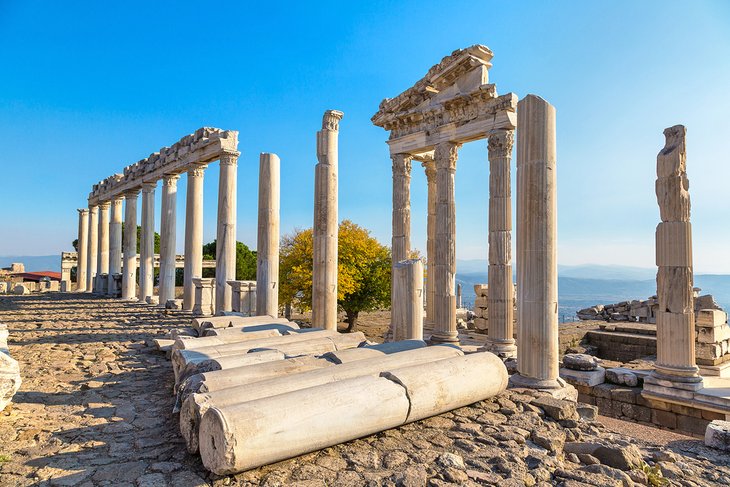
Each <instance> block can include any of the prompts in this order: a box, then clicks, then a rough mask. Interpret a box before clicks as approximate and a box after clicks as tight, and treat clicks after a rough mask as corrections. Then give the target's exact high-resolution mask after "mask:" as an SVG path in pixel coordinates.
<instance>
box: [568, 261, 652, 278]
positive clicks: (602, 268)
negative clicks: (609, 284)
mask: <svg viewBox="0 0 730 487" xmlns="http://www.w3.org/2000/svg"><path fill="white" fill-rule="evenodd" d="M558 275H559V276H561V277H577V278H580V279H621V280H629V281H645V280H649V279H656V267H655V268H643V267H629V266H621V265H596V264H584V265H575V266H569V265H559V266H558Z"/></svg>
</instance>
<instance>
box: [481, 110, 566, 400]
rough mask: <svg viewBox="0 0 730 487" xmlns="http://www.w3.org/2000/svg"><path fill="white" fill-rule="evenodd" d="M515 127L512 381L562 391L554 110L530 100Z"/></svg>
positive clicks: (490, 293) (519, 115)
mask: <svg viewBox="0 0 730 487" xmlns="http://www.w3.org/2000/svg"><path fill="white" fill-rule="evenodd" d="M517 127H518V132H517V344H518V345H519V350H518V352H517V370H518V374H514V375H513V376H512V378H511V379H510V380H511V381H512V382H513V383H514V384H515V385H517V386H522V387H531V388H535V389H558V388H561V387H563V386H564V382H563V381H562V379H560V378H559V376H558V355H559V354H558V262H557V256H558V255H557V254H558V253H557V209H558V208H557V193H556V190H557V186H556V183H557V179H556V175H555V166H556V160H557V153H556V140H555V107H553V106H552V105H550V104H549V103H548V102H546V101H545V100H543V99H542V98H540V97H538V96H535V95H528V96H526V97H525V98H524V99H522V100H520V102H519V103H518V104H517ZM489 295H490V296H491V295H492V286H491V284H490V286H489ZM490 318H491V317H490ZM489 326H490V327H491V326H492V324H491V322H490V324H489Z"/></svg>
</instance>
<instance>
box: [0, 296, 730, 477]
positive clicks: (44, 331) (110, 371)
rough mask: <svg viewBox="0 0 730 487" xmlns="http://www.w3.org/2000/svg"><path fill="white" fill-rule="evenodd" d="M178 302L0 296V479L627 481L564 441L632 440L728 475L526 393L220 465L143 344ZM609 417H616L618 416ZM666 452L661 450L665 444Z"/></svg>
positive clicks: (684, 444)
mask: <svg viewBox="0 0 730 487" xmlns="http://www.w3.org/2000/svg"><path fill="white" fill-rule="evenodd" d="M189 321H190V318H189V317H186V316H184V315H180V314H170V315H166V314H164V313H161V312H158V311H155V310H153V309H151V308H149V307H144V306H139V305H129V304H123V303H121V302H120V301H118V300H107V299H98V298H93V297H91V296H88V295H83V294H45V295H33V296H0V322H3V323H6V324H7V325H8V328H9V330H10V337H11V339H10V341H9V344H10V349H11V353H12V354H13V356H14V357H15V358H16V359H17V360H18V361H19V362H20V365H21V374H22V377H23V381H24V382H23V386H22V388H21V390H20V392H19V393H18V394H17V395H16V396H15V399H14V403H13V404H12V406H10V407H9V408H8V409H6V410H5V411H4V412H2V413H0V485H2V486H3V487H4V486H14V485H22V486H25V485H82V486H96V485H100V486H101V485H114V486H137V487H143V486H167V485H170V486H175V487H187V486H199V485H214V486H223V485H265V486H284V485H285V486H300V487H307V486H360V485H369V486H379V485H389V486H390V485H392V486H396V485H402V486H426V485H428V486H445V485H466V486H474V485H499V486H500V487H509V486H521V485H528V486H532V485H539V486H545V487H547V486H550V485H565V486H579V485H632V484H633V482H634V481H635V480H637V481H644V482H645V481H646V479H645V477H646V476H645V475H644V477H642V475H643V474H642V473H641V472H638V471H631V472H623V471H621V470H618V469H616V468H612V467H611V466H608V465H604V464H600V463H597V464H594V463H595V462H596V461H597V460H596V459H595V458H593V457H591V456H590V455H588V456H587V457H582V458H578V456H577V455H575V454H572V453H566V452H565V451H564V446H565V444H566V442H595V441H600V442H602V443H604V444H607V445H611V447H612V451H614V450H615V452H616V453H615V454H616V455H619V456H620V455H622V454H624V450H626V451H629V452H634V453H636V451H637V450H628V449H630V448H638V449H639V450H638V452H639V453H638V454H639V458H640V459H641V461H642V462H644V461H645V462H648V465H651V466H655V467H656V468H658V469H659V470H661V471H662V472H664V475H665V477H667V478H669V479H670V480H669V481H670V483H671V485H687V486H695V485H699V486H710V485H730V458H728V457H727V456H722V455H719V454H718V453H717V452H715V451H712V450H708V449H707V448H705V447H704V446H703V445H702V443H701V442H699V441H697V440H691V439H688V440H687V441H672V442H669V443H668V444H667V442H666V441H665V442H664V444H652V443H651V442H647V441H644V440H641V439H632V438H626V437H623V436H622V435H621V434H620V433H619V434H615V433H612V432H610V431H608V430H607V429H606V428H605V427H604V426H603V425H602V424H600V423H598V422H594V421H582V420H581V421H575V420H567V421H566V420H564V421H560V422H558V421H556V420H553V419H550V418H549V417H547V416H546V412H543V410H541V409H539V408H537V407H536V406H534V405H533V404H531V401H533V400H534V398H533V397H531V396H526V395H524V394H518V393H515V392H513V391H508V392H506V393H505V394H503V395H501V396H499V397H498V398H495V399H493V400H490V401H482V402H480V403H477V404H475V405H473V406H470V407H466V408H461V409H458V410H456V411H453V412H451V413H447V414H443V415H441V416H438V417H434V418H430V419H427V420H424V421H419V422H417V423H413V424H410V425H407V426H404V427H401V428H397V429H394V430H390V431H386V432H383V433H380V434H377V435H372V436H369V437H367V438H363V439H359V440H355V441H351V442H348V443H345V444H343V445H338V446H336V447H332V448H327V449H325V450H322V451H320V452H315V453H311V454H308V455H303V456H301V457H298V458H295V459H292V460H288V461H285V462H280V463H277V464H274V465H270V466H266V467H262V468H259V469H254V470H252V471H249V472H245V473H243V474H240V475H238V476H235V477H216V476H212V475H210V474H209V473H208V472H206V471H205V469H204V468H203V466H202V464H201V462H200V459H199V457H197V456H192V455H189V454H187V452H186V450H185V446H184V443H183V441H182V440H181V438H180V436H179V435H178V425H177V416H176V415H173V414H172V412H171V410H172V395H171V390H172V371H171V366H170V363H169V362H168V361H167V360H166V358H165V357H164V355H163V354H161V353H159V352H157V351H155V350H154V349H153V348H151V347H150V346H148V343H149V342H150V339H151V338H153V337H154V336H156V335H158V334H160V333H164V332H165V331H166V330H167V329H170V328H172V327H178V326H186V325H188V324H189ZM614 431H616V430H615V429H614ZM667 452H668V453H667Z"/></svg>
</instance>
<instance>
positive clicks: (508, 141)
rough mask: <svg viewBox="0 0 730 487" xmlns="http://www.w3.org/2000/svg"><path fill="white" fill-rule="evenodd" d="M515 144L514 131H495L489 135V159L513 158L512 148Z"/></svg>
mask: <svg viewBox="0 0 730 487" xmlns="http://www.w3.org/2000/svg"><path fill="white" fill-rule="evenodd" d="M514 142H515V131H514V130H495V131H494V132H492V133H491V134H489V143H488V144H487V147H488V148H489V158H490V159H495V158H497V157H512V146H513V145H514Z"/></svg>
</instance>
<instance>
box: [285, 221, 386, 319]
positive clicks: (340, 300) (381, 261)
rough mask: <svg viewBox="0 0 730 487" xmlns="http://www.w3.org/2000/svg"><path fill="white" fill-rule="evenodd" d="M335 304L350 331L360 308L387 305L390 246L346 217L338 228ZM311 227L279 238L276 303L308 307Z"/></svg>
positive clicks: (311, 258)
mask: <svg viewBox="0 0 730 487" xmlns="http://www.w3.org/2000/svg"><path fill="white" fill-rule="evenodd" d="M337 251H338V254H339V255H338V264H337V271H338V277H337V304H338V305H339V307H340V308H341V309H342V310H343V311H344V312H345V314H346V315H347V324H348V327H347V331H348V332H351V331H354V330H355V328H356V327H357V318H358V316H359V314H360V312H361V311H374V310H377V309H381V308H386V307H388V306H390V249H389V248H388V247H386V246H384V245H382V244H380V242H378V241H377V240H376V239H375V238H373V237H372V236H371V235H370V232H369V231H368V230H366V229H365V228H363V227H361V226H359V225H356V224H355V223H353V222H351V221H349V220H343V221H342V223H340V227H339V231H338V245H337ZM312 260H313V254H312V229H311V228H310V229H307V230H296V231H295V232H294V233H293V234H291V235H286V236H284V237H283V238H282V239H281V248H280V250H279V282H280V285H279V302H281V303H296V304H297V305H298V306H299V307H300V308H302V309H303V310H308V309H311V307H312Z"/></svg>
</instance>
